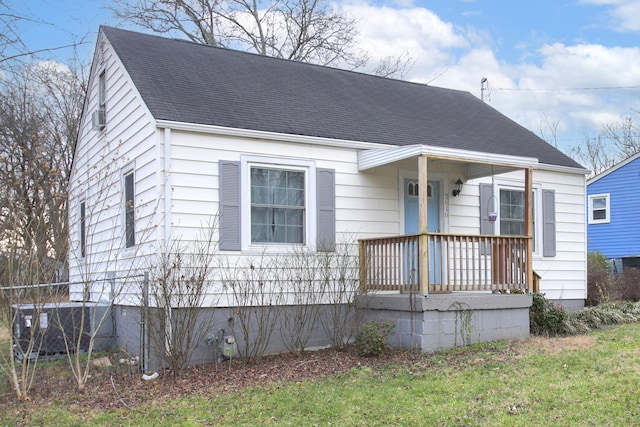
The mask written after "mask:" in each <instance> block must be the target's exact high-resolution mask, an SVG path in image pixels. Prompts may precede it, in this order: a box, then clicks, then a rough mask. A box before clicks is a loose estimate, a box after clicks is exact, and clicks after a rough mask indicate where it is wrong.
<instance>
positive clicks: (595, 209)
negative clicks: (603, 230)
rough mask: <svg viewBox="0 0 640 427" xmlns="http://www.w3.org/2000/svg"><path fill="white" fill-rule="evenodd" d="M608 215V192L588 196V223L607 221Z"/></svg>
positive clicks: (608, 219) (609, 213)
mask: <svg viewBox="0 0 640 427" xmlns="http://www.w3.org/2000/svg"><path fill="white" fill-rule="evenodd" d="M610 215H611V212H610V208H609V194H608V193H607V194H594V195H591V196H589V224H604V223H608V222H609V221H610V220H611V218H610Z"/></svg>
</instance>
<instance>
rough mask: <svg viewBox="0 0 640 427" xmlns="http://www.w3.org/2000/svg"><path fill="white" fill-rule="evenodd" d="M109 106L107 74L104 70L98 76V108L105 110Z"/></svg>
mask: <svg viewBox="0 0 640 427" xmlns="http://www.w3.org/2000/svg"><path fill="white" fill-rule="evenodd" d="M106 108H107V74H106V71H102V72H101V73H100V75H99V76H98V109H100V110H102V111H104V110H105V109H106Z"/></svg>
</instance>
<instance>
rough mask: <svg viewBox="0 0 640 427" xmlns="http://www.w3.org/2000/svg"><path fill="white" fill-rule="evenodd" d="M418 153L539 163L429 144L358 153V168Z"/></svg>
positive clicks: (489, 161) (476, 160)
mask: <svg viewBox="0 0 640 427" xmlns="http://www.w3.org/2000/svg"><path fill="white" fill-rule="evenodd" d="M420 155H426V156H427V157H431V158H437V159H443V160H451V161H457V162H470V163H484V164H488V165H501V166H505V167H516V168H528V167H534V166H537V165H538V164H539V163H538V159H537V158H534V157H520V156H508V155H503V154H492V153H483V152H480V151H469V150H458V149H452V148H444V147H433V146H430V145H409V146H404V147H397V148H390V149H389V148H387V149H377V150H375V149H374V150H368V151H365V152H361V153H358V168H359V170H361V171H363V170H367V169H371V168H374V167H377V166H382V165H385V164H389V163H393V162H396V161H399V160H404V159H407V158H410V157H416V156H420Z"/></svg>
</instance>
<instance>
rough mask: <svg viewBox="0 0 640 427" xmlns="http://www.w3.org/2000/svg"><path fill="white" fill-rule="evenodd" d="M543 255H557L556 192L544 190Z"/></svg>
mask: <svg viewBox="0 0 640 427" xmlns="http://www.w3.org/2000/svg"><path fill="white" fill-rule="evenodd" d="M542 226H543V228H542V255H543V256H556V192H555V191H554V190H542Z"/></svg>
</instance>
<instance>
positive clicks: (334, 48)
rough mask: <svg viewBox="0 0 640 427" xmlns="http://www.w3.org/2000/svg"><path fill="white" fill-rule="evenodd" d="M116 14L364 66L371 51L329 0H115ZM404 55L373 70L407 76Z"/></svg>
mask: <svg viewBox="0 0 640 427" xmlns="http://www.w3.org/2000/svg"><path fill="white" fill-rule="evenodd" d="M113 2H114V6H113V7H112V10H113V12H114V13H115V15H116V16H117V17H119V18H121V19H124V20H126V21H130V22H133V23H134V24H136V25H138V26H140V27H142V28H147V29H150V30H152V31H154V32H157V33H169V32H177V33H182V34H183V35H185V36H186V37H187V38H188V39H189V40H191V41H193V42H195V43H201V44H206V45H210V46H218V47H229V48H236V49H246V50H249V51H253V52H255V53H258V54H260V55H266V56H273V57H276V58H283V59H289V60H293V61H301V62H309V63H314V64H320V65H327V66H334V67H341V68H348V69H361V68H363V67H365V65H366V64H367V63H368V60H369V58H368V54H367V52H364V51H363V50H362V49H360V48H359V47H358V46H357V40H356V37H357V35H358V32H357V30H356V20H355V19H353V18H351V17H349V16H347V15H345V14H343V13H340V12H339V11H336V10H335V9H334V8H333V7H332V4H331V3H330V2H329V1H327V0H228V1H223V0H113ZM411 65H412V60H411V58H409V57H408V55H407V54H406V53H405V54H402V55H401V56H399V57H398V58H393V57H392V58H387V59H385V60H383V61H382V63H381V64H380V65H379V66H377V68H375V69H374V72H375V74H377V75H382V76H384V77H392V76H399V75H404V73H405V72H406V70H407V69H408V68H410V66H411Z"/></svg>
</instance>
